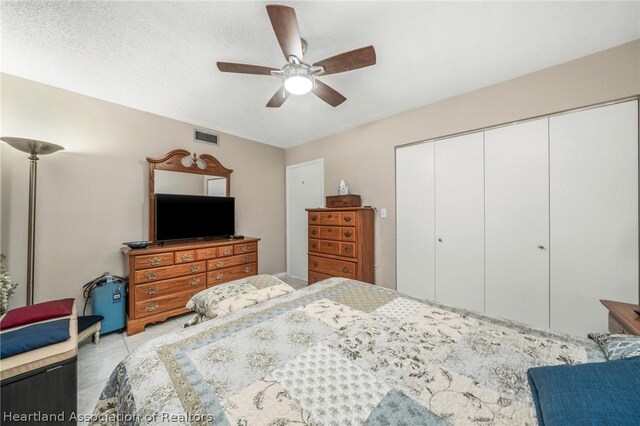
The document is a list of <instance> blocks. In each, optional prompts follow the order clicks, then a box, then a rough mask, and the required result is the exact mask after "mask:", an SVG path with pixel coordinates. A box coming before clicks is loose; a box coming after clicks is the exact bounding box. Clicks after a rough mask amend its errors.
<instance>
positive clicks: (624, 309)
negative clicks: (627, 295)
mask: <svg viewBox="0 0 640 426" xmlns="http://www.w3.org/2000/svg"><path fill="white" fill-rule="evenodd" d="M600 303H602V304H603V305H604V306H605V308H607V309H608V310H609V333H614V334H634V335H636V336H640V315H638V314H636V313H635V311H634V309H640V305H634V304H632V303H624V302H614V301H613V300H600Z"/></svg>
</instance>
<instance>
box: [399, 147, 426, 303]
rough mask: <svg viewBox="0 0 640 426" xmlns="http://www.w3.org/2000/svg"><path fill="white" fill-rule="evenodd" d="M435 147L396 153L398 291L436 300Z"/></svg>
mask: <svg viewBox="0 0 640 426" xmlns="http://www.w3.org/2000/svg"><path fill="white" fill-rule="evenodd" d="M433 148H434V144H433V143H423V144H419V145H411V146H407V147H404V148H398V149H397V150H396V242H397V247H396V256H397V258H396V266H397V290H398V291H399V292H400V293H405V294H408V295H410V296H414V297H418V298H421V299H434V297H435V247H434V241H435V230H434V227H435V225H434V223H435V219H434V149H433Z"/></svg>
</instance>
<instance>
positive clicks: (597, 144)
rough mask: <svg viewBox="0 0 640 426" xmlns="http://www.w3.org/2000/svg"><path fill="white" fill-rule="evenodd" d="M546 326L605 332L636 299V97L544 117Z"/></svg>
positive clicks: (572, 331) (586, 331)
mask: <svg viewBox="0 0 640 426" xmlns="http://www.w3.org/2000/svg"><path fill="white" fill-rule="evenodd" d="M550 137H551V138H550V171H551V238H552V241H551V243H552V249H551V328H552V329H554V330H560V331H564V332H567V333H571V334H575V335H580V336H583V337H584V336H585V335H586V334H587V333H588V332H592V331H605V330H606V327H607V311H606V310H605V309H604V307H602V306H601V305H600V303H599V302H598V300H599V299H613V300H618V301H623V302H628V303H637V302H638V102H637V101H632V102H625V103H622V104H616V105H611V106H605V107H600V108H594V109H590V110H585V111H579V112H575V113H568V114H564V115H560V116H557V117H552V118H551V119H550Z"/></svg>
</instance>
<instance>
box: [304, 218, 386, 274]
mask: <svg viewBox="0 0 640 426" xmlns="http://www.w3.org/2000/svg"><path fill="white" fill-rule="evenodd" d="M307 212H308V218H309V219H308V220H309V246H308V248H309V252H308V253H309V284H313V283H316V282H318V281H322V280H324V279H327V278H331V277H345V278H352V279H355V280H359V281H364V282H367V283H371V284H375V275H374V211H373V209H372V208H371V207H345V208H317V209H307Z"/></svg>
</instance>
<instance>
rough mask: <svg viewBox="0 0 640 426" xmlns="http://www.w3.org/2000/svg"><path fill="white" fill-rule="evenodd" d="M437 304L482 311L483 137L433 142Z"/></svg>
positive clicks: (468, 136) (474, 135)
mask: <svg viewBox="0 0 640 426" xmlns="http://www.w3.org/2000/svg"><path fill="white" fill-rule="evenodd" d="M435 184H436V189H435V224H436V229H435V233H436V278H435V280H436V292H435V299H436V300H437V301H438V302H440V303H444V304H446V305H452V306H458V307H463V308H468V309H473V310H476V311H480V312H484V147H483V134H482V132H480V133H473V134H470V135H464V136H458V137H454V138H448V139H442V140H439V141H436V142H435Z"/></svg>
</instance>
